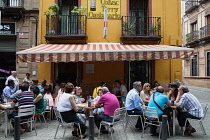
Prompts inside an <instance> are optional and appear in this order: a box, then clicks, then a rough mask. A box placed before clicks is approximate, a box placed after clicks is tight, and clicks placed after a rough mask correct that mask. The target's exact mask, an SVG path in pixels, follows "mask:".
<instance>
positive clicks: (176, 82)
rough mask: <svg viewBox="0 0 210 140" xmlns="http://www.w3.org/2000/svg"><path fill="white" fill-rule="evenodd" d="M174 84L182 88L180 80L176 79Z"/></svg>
mask: <svg viewBox="0 0 210 140" xmlns="http://www.w3.org/2000/svg"><path fill="white" fill-rule="evenodd" d="M174 83H175V84H176V85H177V87H178V88H179V86H180V81H179V79H175V80H174Z"/></svg>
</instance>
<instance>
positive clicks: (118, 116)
mask: <svg viewBox="0 0 210 140" xmlns="http://www.w3.org/2000/svg"><path fill="white" fill-rule="evenodd" d="M126 114H127V110H126V107H122V108H117V109H116V110H115V111H114V116H113V122H114V121H115V120H120V121H125V118H126Z"/></svg>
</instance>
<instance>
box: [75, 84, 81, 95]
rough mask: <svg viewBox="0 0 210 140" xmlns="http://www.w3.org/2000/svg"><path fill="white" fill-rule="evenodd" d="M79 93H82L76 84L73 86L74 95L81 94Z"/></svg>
mask: <svg viewBox="0 0 210 140" xmlns="http://www.w3.org/2000/svg"><path fill="white" fill-rule="evenodd" d="M81 93H82V88H81V87H78V86H76V87H75V94H76V95H81Z"/></svg>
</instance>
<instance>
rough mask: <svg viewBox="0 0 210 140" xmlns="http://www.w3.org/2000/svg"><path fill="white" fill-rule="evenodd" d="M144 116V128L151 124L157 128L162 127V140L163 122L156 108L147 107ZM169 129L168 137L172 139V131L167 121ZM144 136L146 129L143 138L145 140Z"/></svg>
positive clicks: (144, 109)
mask: <svg viewBox="0 0 210 140" xmlns="http://www.w3.org/2000/svg"><path fill="white" fill-rule="evenodd" d="M143 116H144V127H143V128H145V125H146V124H147V125H148V124H150V125H155V126H158V127H160V130H159V139H160V136H161V129H162V122H161V121H160V120H159V116H158V111H157V109H156V108H155V107H148V106H145V107H144V108H143ZM167 127H168V135H169V137H170V130H169V124H168V121H167ZM143 135H144V129H143V131H142V136H141V137H142V138H143Z"/></svg>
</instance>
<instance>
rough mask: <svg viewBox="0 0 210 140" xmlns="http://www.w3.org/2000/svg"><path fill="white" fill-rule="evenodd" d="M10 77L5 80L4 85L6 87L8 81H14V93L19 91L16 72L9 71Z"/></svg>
mask: <svg viewBox="0 0 210 140" xmlns="http://www.w3.org/2000/svg"><path fill="white" fill-rule="evenodd" d="M11 73H12V74H11V75H10V76H9V77H8V78H7V80H6V82H5V85H8V81H9V80H13V81H14V83H15V84H14V89H13V90H14V92H15V91H17V90H19V84H20V83H19V79H18V78H17V72H16V71H11Z"/></svg>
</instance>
